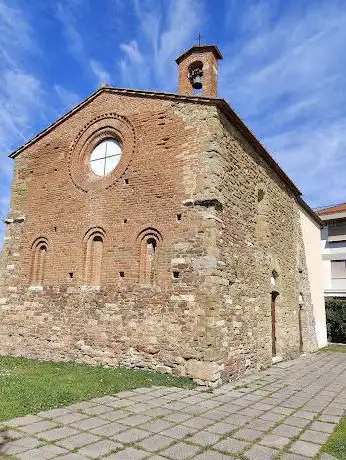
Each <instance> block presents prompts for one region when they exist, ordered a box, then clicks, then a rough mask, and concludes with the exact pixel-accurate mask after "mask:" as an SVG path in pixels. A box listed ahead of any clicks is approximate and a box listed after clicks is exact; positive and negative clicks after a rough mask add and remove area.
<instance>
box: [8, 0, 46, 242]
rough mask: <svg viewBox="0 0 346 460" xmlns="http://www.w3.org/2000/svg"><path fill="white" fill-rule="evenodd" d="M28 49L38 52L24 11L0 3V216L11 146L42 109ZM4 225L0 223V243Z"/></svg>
mask: <svg viewBox="0 0 346 460" xmlns="http://www.w3.org/2000/svg"><path fill="white" fill-rule="evenodd" d="M29 53H37V47H36V43H35V40H34V38H33V29H32V28H31V27H30V25H29V24H28V23H27V21H26V19H25V17H24V16H23V14H22V13H21V12H20V11H19V10H16V9H14V8H11V7H9V6H6V4H5V3H0V62H1V63H0V81H1V85H0V152H1V161H0V218H1V219H3V218H4V217H5V216H6V214H7V209H8V206H9V183H10V178H11V176H12V160H9V158H8V157H7V155H8V153H9V152H10V150H11V149H13V148H14V146H15V145H16V144H18V143H20V142H23V141H24V139H25V138H26V136H27V135H28V133H30V131H31V126H30V121H31V117H32V114H33V112H35V113H36V114H37V113H39V112H40V110H41V109H42V101H43V89H42V85H41V81H40V80H39V79H38V78H37V77H36V76H35V75H33V74H32V73H30V72H28V71H26V69H25V68H23V63H24V62H25V58H26V56H27V54H29ZM3 232H4V227H3V225H0V246H1V241H2V237H3Z"/></svg>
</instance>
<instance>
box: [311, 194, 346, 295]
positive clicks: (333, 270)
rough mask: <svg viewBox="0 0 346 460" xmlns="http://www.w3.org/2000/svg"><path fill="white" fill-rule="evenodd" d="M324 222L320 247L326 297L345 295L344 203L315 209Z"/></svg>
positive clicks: (345, 224)
mask: <svg viewBox="0 0 346 460" xmlns="http://www.w3.org/2000/svg"><path fill="white" fill-rule="evenodd" d="M316 213H317V214H318V216H319V217H320V218H321V220H322V221H323V223H324V226H323V229H322V231H321V248H322V260H323V270H324V294H325V296H326V297H346V203H341V204H338V205H335V206H330V207H328V208H323V209H319V210H317V211H316Z"/></svg>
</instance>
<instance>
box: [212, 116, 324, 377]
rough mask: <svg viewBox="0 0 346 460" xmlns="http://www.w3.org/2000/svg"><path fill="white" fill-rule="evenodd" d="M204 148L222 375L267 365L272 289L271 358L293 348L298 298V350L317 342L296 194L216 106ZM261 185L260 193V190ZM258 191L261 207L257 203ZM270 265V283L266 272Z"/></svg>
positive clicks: (291, 354)
mask: <svg viewBox="0 0 346 460" xmlns="http://www.w3.org/2000/svg"><path fill="white" fill-rule="evenodd" d="M214 120H215V130H214V136H213V137H212V138H211V145H210V146H209V150H208V151H206V152H205V154H204V164H205V170H206V171H207V170H208V171H209V174H208V179H209V186H207V187H208V192H209V194H211V195H213V196H215V197H216V198H217V203H218V205H216V206H215V207H214V208H213V210H214V213H215V219H214V222H215V227H216V230H215V231H216V241H217V248H218V251H217V253H218V259H217V262H216V265H215V283H216V284H218V287H217V292H218V294H219V296H220V303H219V305H218V309H217V312H216V317H215V325H216V328H217V329H218V333H217V334H216V336H217V338H218V340H217V343H216V349H217V350H218V359H219V361H220V362H223V364H224V366H225V369H224V372H223V375H224V376H228V375H233V376H234V375H242V374H244V373H245V372H250V371H251V370H253V369H259V368H262V367H267V366H269V365H271V362H272V350H271V347H272V340H271V292H272V291H273V290H274V291H277V292H278V293H279V295H278V297H277V298H276V336H277V358H283V359H285V358H291V357H294V356H296V355H298V354H299V352H300V350H299V323H298V312H299V305H298V298H299V294H300V293H301V292H302V293H303V294H304V308H303V310H302V335H303V351H311V350H312V349H314V348H315V347H316V337H315V329H314V317H313V311H312V305H311V296H310V286H309V282H308V273H307V267H306V263H305V250H304V242H303V238H302V233H301V227H300V219H299V212H298V206H297V202H296V198H295V196H294V195H293V194H292V192H290V190H289V189H288V188H287V187H286V186H285V185H284V184H283V183H282V181H281V180H280V179H279V178H278V176H276V174H275V173H274V172H273V171H272V170H271V169H270V168H269V167H268V165H267V164H266V163H265V162H264V161H263V160H262V158H260V156H259V155H258V154H257V152H256V151H255V150H254V149H253V148H252V146H251V145H250V144H249V143H248V142H247V141H246V140H245V139H244V138H243V136H242V135H241V134H240V133H239V132H238V131H237V130H236V129H235V128H234V127H233V126H232V125H231V124H230V123H229V121H228V120H226V118H225V117H224V116H223V115H222V114H220V117H217V118H215V119H214ZM262 192H263V193H262ZM259 195H261V198H263V196H264V198H263V201H265V207H264V208H263V205H262V203H261V204H260V203H259V201H258V200H259ZM273 271H275V272H276V275H278V276H277V279H276V286H275V287H273V286H272V283H271V282H272V273H273Z"/></svg>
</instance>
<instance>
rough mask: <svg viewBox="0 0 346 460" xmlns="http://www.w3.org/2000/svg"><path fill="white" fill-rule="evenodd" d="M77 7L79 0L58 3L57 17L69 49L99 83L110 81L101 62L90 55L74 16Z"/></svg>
mask: <svg viewBox="0 0 346 460" xmlns="http://www.w3.org/2000/svg"><path fill="white" fill-rule="evenodd" d="M75 7H78V8H79V7H80V4H79V1H77V0H74V1H73V2H72V3H71V2H64V3H58V5H57V17H58V19H59V20H60V22H61V24H62V26H63V32H64V35H65V39H66V43H67V46H68V49H69V51H70V53H71V54H72V55H73V56H74V58H75V59H76V61H77V62H79V65H80V67H81V68H82V69H83V70H84V71H88V72H90V73H91V74H92V75H93V76H94V78H96V80H97V83H98V84H102V83H110V81H111V77H110V74H109V73H108V72H107V71H106V70H105V69H104V67H103V65H102V64H101V63H100V62H98V61H97V60H96V59H93V58H92V57H90V56H89V53H88V51H87V49H86V47H85V43H84V40H83V37H82V34H81V33H80V32H79V30H78V27H77V21H76V18H75V16H74V8H75Z"/></svg>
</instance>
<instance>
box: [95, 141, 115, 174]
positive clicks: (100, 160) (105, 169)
mask: <svg viewBox="0 0 346 460" xmlns="http://www.w3.org/2000/svg"><path fill="white" fill-rule="evenodd" d="M120 158H121V144H120V143H119V142H118V141H117V140H115V139H106V140H104V141H102V142H101V143H100V144H98V145H97V146H96V147H95V148H94V150H93V151H92V154H91V156H90V168H91V170H92V172H93V173H94V174H96V175H97V176H106V175H107V174H109V173H111V172H112V171H113V170H114V169H115V168H116V166H117V164H118V163H119V161H120Z"/></svg>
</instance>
